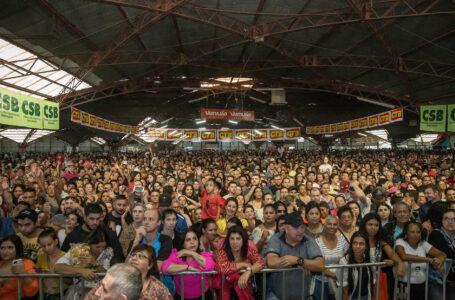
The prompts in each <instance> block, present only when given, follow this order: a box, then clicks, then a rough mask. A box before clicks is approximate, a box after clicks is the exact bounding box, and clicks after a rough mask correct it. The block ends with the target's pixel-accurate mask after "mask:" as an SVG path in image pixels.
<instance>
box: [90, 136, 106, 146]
mask: <svg viewBox="0 0 455 300" xmlns="http://www.w3.org/2000/svg"><path fill="white" fill-rule="evenodd" d="M90 140H91V141H93V142H95V143H97V144H98V145H104V144H106V140H105V139H103V138H101V137H99V136H95V137H92V138H91V139H90Z"/></svg>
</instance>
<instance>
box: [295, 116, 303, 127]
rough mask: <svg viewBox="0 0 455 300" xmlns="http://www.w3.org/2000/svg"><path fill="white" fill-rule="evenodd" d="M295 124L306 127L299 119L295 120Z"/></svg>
mask: <svg viewBox="0 0 455 300" xmlns="http://www.w3.org/2000/svg"><path fill="white" fill-rule="evenodd" d="M293 120H294V122H296V123H297V124H299V125H300V126H302V127H303V126H304V125H303V123H302V122H300V121H299V120H298V119H297V118H293Z"/></svg>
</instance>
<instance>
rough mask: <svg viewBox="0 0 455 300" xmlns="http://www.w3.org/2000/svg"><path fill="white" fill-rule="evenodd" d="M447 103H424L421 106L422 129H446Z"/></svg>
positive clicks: (435, 130)
mask: <svg viewBox="0 0 455 300" xmlns="http://www.w3.org/2000/svg"><path fill="white" fill-rule="evenodd" d="M446 116H447V105H422V106H421V107H420V130H423V131H434V132H444V131H446Z"/></svg>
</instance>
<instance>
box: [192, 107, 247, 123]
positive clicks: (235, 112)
mask: <svg viewBox="0 0 455 300" xmlns="http://www.w3.org/2000/svg"><path fill="white" fill-rule="evenodd" d="M201 119H203V120H235V121H254V120H255V113H254V110H240V109H218V108H202V109H201Z"/></svg>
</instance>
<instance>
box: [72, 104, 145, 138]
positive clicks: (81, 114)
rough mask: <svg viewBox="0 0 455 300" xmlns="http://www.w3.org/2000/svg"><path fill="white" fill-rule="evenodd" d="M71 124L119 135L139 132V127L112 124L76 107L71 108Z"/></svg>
mask: <svg viewBox="0 0 455 300" xmlns="http://www.w3.org/2000/svg"><path fill="white" fill-rule="evenodd" d="M71 122H74V123H77V124H80V125H83V126H87V127H92V128H96V129H99V130H104V131H109V132H117V133H136V132H138V127H137V126H130V125H124V124H120V123H117V122H112V121H109V120H106V119H103V118H101V117H98V116H95V115H93V114H91V113H88V112H85V111H82V110H80V109H77V108H75V107H71Z"/></svg>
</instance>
